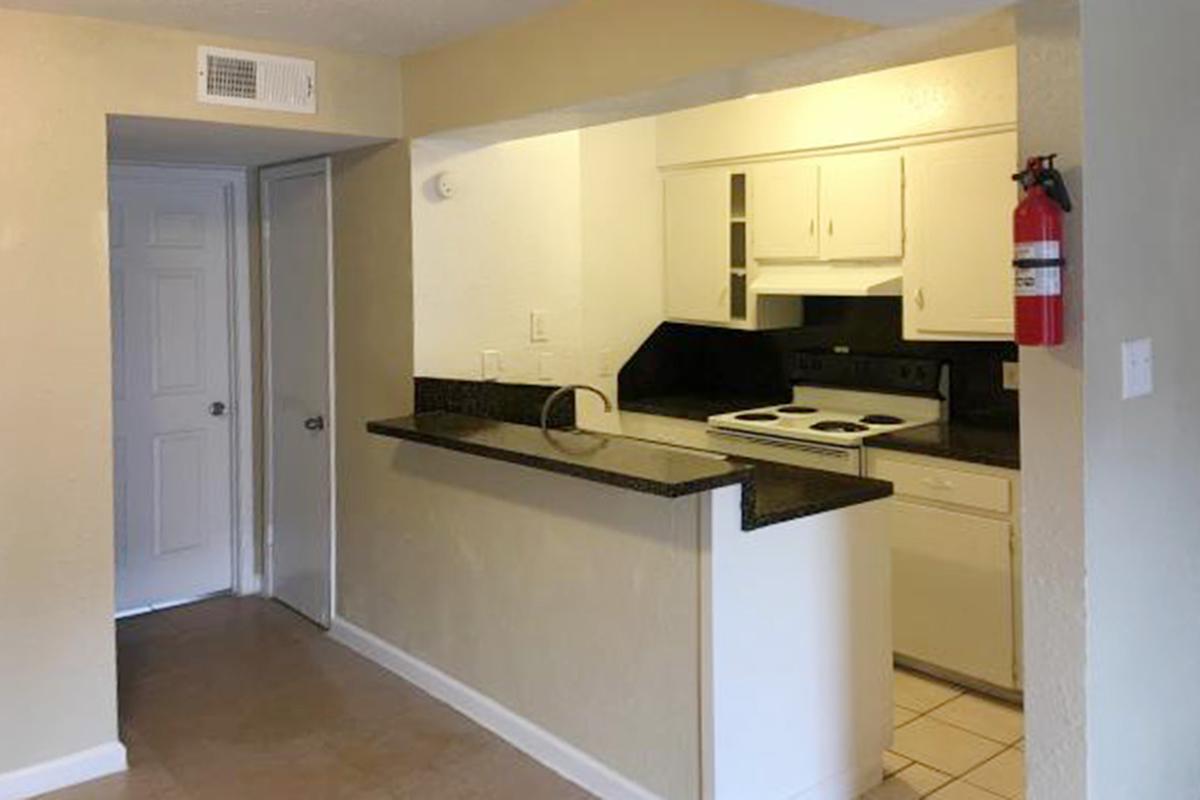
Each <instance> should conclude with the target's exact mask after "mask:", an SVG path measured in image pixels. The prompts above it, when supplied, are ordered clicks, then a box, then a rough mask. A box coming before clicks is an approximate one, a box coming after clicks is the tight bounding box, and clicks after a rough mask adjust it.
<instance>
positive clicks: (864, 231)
mask: <svg viewBox="0 0 1200 800" xmlns="http://www.w3.org/2000/svg"><path fill="white" fill-rule="evenodd" d="M902 165H903V162H902V160H901V157H900V154H899V151H897V150H890V151H885V152H878V153H852V154H848V155H841V156H831V157H826V158H807V159H793V160H787V161H770V162H767V163H764V164H758V165H756V166H755V167H754V171H753V176H754V184H753V186H754V219H753V234H754V236H753V240H754V242H753V254H754V259H755V260H756V261H759V262H764V263H788V262H796V261H889V260H890V261H896V260H899V259H900V257H901V256H902V255H903V253H904V214H903V182H904V178H903V170H902Z"/></svg>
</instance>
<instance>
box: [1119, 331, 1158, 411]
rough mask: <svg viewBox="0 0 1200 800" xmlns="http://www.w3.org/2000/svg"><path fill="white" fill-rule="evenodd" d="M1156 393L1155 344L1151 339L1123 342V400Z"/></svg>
mask: <svg viewBox="0 0 1200 800" xmlns="http://www.w3.org/2000/svg"><path fill="white" fill-rule="evenodd" d="M1153 391H1154V343H1153V342H1152V341H1151V340H1150V339H1134V340H1132V341H1128V342H1121V398H1122V399H1124V400H1129V399H1131V398H1134V397H1144V396H1145V395H1148V394H1151V393H1152V392H1153Z"/></svg>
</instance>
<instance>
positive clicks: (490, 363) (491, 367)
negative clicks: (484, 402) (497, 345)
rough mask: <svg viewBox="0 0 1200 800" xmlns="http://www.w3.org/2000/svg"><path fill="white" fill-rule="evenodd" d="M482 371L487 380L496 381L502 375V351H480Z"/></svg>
mask: <svg viewBox="0 0 1200 800" xmlns="http://www.w3.org/2000/svg"><path fill="white" fill-rule="evenodd" d="M479 361H480V372H481V373H482V375H483V379H484V380H485V381H494V380H496V379H497V378H499V377H500V351H499V350H484V351H483V352H482V353H480V358H479Z"/></svg>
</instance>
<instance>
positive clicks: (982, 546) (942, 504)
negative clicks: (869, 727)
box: [867, 450, 1021, 690]
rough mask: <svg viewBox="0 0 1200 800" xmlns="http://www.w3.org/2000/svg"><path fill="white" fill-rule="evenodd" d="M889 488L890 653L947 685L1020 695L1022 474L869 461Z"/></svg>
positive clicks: (890, 457) (901, 456)
mask: <svg viewBox="0 0 1200 800" xmlns="http://www.w3.org/2000/svg"><path fill="white" fill-rule="evenodd" d="M867 464H868V467H867V470H868V474H869V475H870V476H871V477H877V478H880V479H882V480H889V481H891V482H892V483H893V486H894V487H895V491H896V494H895V496H894V497H893V498H892V500H891V501H890V502H891V507H892V508H891V515H892V519H891V523H892V524H891V542H892V629H893V634H892V635H893V648H894V650H895V652H896V654H897V656H899V657H900V658H901V659H902V660H905V659H906V660H909V661H912V662H916V663H917V664H918V665H924V666H927V667H932V668H935V670H936V671H939V672H941V673H944V674H946V675H948V676H949V677H956V676H957V677H962V678H967V679H971V680H972V681H975V682H980V683H985V684H990V685H992V686H996V687H1000V688H1003V689H1009V690H1015V689H1019V688H1020V686H1021V680H1020V652H1019V651H1020V639H1019V631H1020V620H1019V616H1018V615H1019V608H1020V597H1019V595H1020V577H1019V570H1018V569H1017V568H1016V554H1017V553H1018V552H1019V539H1018V528H1017V524H1016V518H1015V516H1014V515H1015V513H1016V509H1017V508H1019V505H1018V504H1017V503H1016V498H1015V493H1016V491H1017V486H1018V481H1017V475H1018V474H1017V473H1015V472H1013V471H1011V470H1004V469H998V468H991V467H984V466H979V465H975V464H965V463H959V462H954V461H948V460H945V459H939V458H931V457H926V456H915V455H910V454H907V453H893V452H886V451H878V450H872V451H868V456H867Z"/></svg>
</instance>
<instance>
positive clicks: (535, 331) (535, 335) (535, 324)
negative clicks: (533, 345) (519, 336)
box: [529, 311, 550, 342]
mask: <svg viewBox="0 0 1200 800" xmlns="http://www.w3.org/2000/svg"><path fill="white" fill-rule="evenodd" d="M529 341H531V342H548V341H550V332H549V331H548V330H547V328H546V312H545V311H530V312H529Z"/></svg>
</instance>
